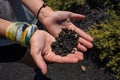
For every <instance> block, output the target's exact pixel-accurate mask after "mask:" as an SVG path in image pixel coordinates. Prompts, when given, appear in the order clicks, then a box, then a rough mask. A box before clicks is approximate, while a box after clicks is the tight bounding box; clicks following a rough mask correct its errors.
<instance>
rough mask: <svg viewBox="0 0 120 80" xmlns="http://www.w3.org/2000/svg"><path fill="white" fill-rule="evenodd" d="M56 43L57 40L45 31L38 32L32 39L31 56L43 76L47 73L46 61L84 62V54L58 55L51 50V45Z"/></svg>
mask: <svg viewBox="0 0 120 80" xmlns="http://www.w3.org/2000/svg"><path fill="white" fill-rule="evenodd" d="M54 41H55V38H54V37H53V36H51V35H50V34H49V33H47V32H45V31H43V30H36V31H35V32H34V34H33V35H32V37H31V39H30V54H31V56H32V58H33V60H34V61H35V63H36V65H37V66H38V67H39V68H40V69H41V71H42V73H43V74H45V73H46V72H47V65H46V63H45V61H48V62H57V63H77V62H78V61H79V60H83V53H82V52H78V51H76V52H75V53H74V54H68V55H66V56H60V55H56V54H55V53H54V52H52V49H51V44H52V42H54Z"/></svg>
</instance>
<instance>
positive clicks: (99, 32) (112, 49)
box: [88, 10, 120, 80]
mask: <svg viewBox="0 0 120 80" xmlns="http://www.w3.org/2000/svg"><path fill="white" fill-rule="evenodd" d="M108 12H109V13H110V14H109V19H108V20H107V21H106V22H105V23H102V24H94V25H93V26H92V27H91V28H90V30H89V32H88V33H89V34H90V35H92V36H93V37H94V39H95V41H94V43H95V46H96V47H97V48H98V49H99V52H98V53H99V59H100V61H101V63H105V62H106V65H105V66H106V67H107V69H109V71H110V72H112V73H113V74H112V75H113V77H114V80H119V79H120V67H119V66H120V42H119V41H120V16H117V15H115V11H111V12H110V10H109V11H108Z"/></svg>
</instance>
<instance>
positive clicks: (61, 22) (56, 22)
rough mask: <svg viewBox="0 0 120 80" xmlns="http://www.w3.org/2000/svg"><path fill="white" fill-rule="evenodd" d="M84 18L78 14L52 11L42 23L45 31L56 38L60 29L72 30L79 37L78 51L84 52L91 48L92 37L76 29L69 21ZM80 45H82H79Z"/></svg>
mask: <svg viewBox="0 0 120 80" xmlns="http://www.w3.org/2000/svg"><path fill="white" fill-rule="evenodd" d="M83 18H84V16H83V15H80V14H75V13H72V12H67V11H54V12H52V13H50V15H49V17H47V18H46V19H45V20H44V21H45V22H43V24H44V25H45V26H46V28H47V30H48V31H49V32H50V33H51V34H52V35H53V36H54V37H57V36H58V33H59V32H60V31H61V30H62V28H67V29H72V30H73V31H75V32H76V33H77V34H78V35H80V36H81V37H80V38H79V44H78V47H77V48H78V49H80V50H81V51H86V50H87V48H91V47H92V43H91V42H92V40H93V39H92V37H91V36H89V35H88V34H87V33H85V32H84V31H82V30H81V29H79V28H78V27H76V26H75V25H74V24H73V23H72V22H71V21H70V19H75V20H81V19H83ZM81 44H82V45H81Z"/></svg>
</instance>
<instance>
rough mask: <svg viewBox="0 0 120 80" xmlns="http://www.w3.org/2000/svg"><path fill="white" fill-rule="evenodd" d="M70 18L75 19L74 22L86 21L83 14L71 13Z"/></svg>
mask: <svg viewBox="0 0 120 80" xmlns="http://www.w3.org/2000/svg"><path fill="white" fill-rule="evenodd" d="M70 18H71V19H74V20H81V19H84V18H85V16H84V15H81V14H76V13H72V12H70Z"/></svg>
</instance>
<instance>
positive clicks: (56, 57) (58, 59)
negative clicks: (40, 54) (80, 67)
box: [45, 52, 78, 63]
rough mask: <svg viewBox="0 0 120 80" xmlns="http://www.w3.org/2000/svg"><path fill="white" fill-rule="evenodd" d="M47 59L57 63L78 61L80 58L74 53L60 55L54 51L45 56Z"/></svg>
mask: <svg viewBox="0 0 120 80" xmlns="http://www.w3.org/2000/svg"><path fill="white" fill-rule="evenodd" d="M45 59H46V60H47V61H50V62H56V63H76V62H78V58H76V56H75V55H74V54H69V55H67V56H60V55H56V54H54V53H53V52H52V53H48V55H46V56H45Z"/></svg>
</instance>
